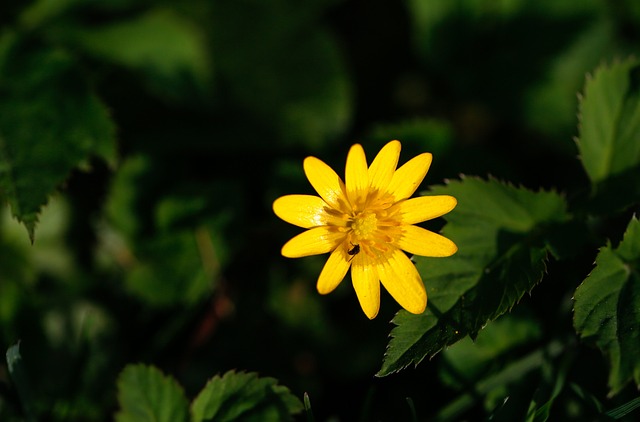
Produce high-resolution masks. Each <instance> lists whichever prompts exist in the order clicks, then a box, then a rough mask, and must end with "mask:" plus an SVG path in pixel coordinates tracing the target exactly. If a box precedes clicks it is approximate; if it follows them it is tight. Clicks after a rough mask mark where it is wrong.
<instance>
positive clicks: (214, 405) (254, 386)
mask: <svg viewBox="0 0 640 422" xmlns="http://www.w3.org/2000/svg"><path fill="white" fill-rule="evenodd" d="M303 408H304V406H303V404H302V402H301V401H300V400H299V399H298V398H297V397H295V396H294V395H292V394H291V392H290V391H289V389H287V388H286V387H283V386H280V385H278V384H277V380H275V379H273V378H268V377H264V378H260V377H258V374H256V373H251V372H250V373H244V372H238V373H237V372H234V371H229V372H227V373H226V374H224V375H223V376H222V377H220V376H216V377H214V378H212V379H211V380H209V382H208V383H207V385H206V386H205V387H204V389H203V390H202V391H201V392H200V394H198V396H197V397H196V398H195V399H194V401H193V403H192V406H191V412H192V415H193V422H201V421H211V422H226V421H228V422H231V421H237V420H243V421H255V422H259V421H289V420H293V418H292V415H293V414H296V413H299V412H301V411H302V410H303Z"/></svg>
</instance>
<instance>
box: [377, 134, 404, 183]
mask: <svg viewBox="0 0 640 422" xmlns="http://www.w3.org/2000/svg"><path fill="white" fill-rule="evenodd" d="M399 157H400V142H398V141H391V142H389V143H387V144H386V145H385V146H384V147H382V149H381V150H380V152H379V153H378V155H376V158H375V159H374V160H373V162H372V163H371V166H369V186H370V187H371V189H372V190H379V191H381V190H384V191H386V190H387V188H388V186H389V182H391V178H392V177H393V173H394V172H395V171H396V166H397V165H398V158H399Z"/></svg>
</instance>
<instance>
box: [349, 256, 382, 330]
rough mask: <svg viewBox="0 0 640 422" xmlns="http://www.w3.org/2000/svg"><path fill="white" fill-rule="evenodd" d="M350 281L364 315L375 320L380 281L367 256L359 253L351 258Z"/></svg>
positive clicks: (377, 309)
mask: <svg viewBox="0 0 640 422" xmlns="http://www.w3.org/2000/svg"><path fill="white" fill-rule="evenodd" d="M351 281H352V282H353V289H354V290H355V291H356V295H357V296H358V301H359V302H360V306H361V307H362V310H363V311H364V313H365V315H366V316H367V318H369V319H373V318H375V317H376V315H378V311H379V310H380V281H379V278H378V271H377V270H376V266H375V265H374V264H373V262H372V261H371V258H370V257H369V256H368V255H367V254H365V253H359V254H358V255H356V256H355V257H354V258H353V265H352V266H351Z"/></svg>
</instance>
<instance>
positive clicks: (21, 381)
mask: <svg viewBox="0 0 640 422" xmlns="http://www.w3.org/2000/svg"><path fill="white" fill-rule="evenodd" d="M6 359H7V369H8V370H9V375H10V376H11V380H12V381H13V384H14V385H15V389H16V391H17V393H18V397H19V398H20V403H21V404H22V408H23V410H24V413H25V418H26V420H27V421H28V422H31V421H35V420H36V419H35V416H34V411H33V400H32V397H31V388H30V387H29V381H28V379H27V375H26V372H25V369H24V364H23V363H22V355H21V354H20V342H18V343H17V344H14V345H13V346H11V347H9V349H7V354H6Z"/></svg>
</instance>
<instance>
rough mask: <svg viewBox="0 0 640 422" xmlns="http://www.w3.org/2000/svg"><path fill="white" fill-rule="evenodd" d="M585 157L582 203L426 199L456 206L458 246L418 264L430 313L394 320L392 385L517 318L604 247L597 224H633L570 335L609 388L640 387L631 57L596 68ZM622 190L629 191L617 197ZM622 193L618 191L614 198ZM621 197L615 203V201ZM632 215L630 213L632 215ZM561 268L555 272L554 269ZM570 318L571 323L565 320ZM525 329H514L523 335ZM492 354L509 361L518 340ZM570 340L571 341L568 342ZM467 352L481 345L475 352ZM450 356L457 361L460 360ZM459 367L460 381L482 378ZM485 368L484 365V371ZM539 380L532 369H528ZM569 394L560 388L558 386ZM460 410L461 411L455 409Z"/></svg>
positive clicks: (638, 147) (590, 82)
mask: <svg viewBox="0 0 640 422" xmlns="http://www.w3.org/2000/svg"><path fill="white" fill-rule="evenodd" d="M577 144H578V148H579V150H580V159H581V162H582V164H583V166H584V169H585V171H586V173H587V174H588V176H589V179H590V180H591V189H590V190H589V191H588V192H586V193H584V194H583V195H571V197H567V196H563V195H561V194H559V193H556V192H547V191H537V192H535V191H531V190H527V189H525V188H519V187H515V186H512V185H508V184H504V183H501V182H499V181H497V180H493V179H490V180H488V181H485V180H480V179H477V178H464V177H463V178H462V179H461V180H459V181H452V182H450V183H448V184H447V185H446V186H440V187H434V188H433V189H431V190H430V191H429V194H446V195H453V196H454V197H456V198H459V205H458V207H457V208H456V210H455V211H453V212H452V213H451V215H450V217H448V218H447V220H448V223H447V225H446V227H445V228H444V230H443V233H444V234H445V235H446V236H447V237H449V238H451V239H453V240H455V241H456V243H457V244H459V245H461V247H460V251H459V253H458V254H456V256H454V257H453V258H451V259H448V260H446V261H445V262H440V261H438V260H435V259H433V258H431V259H430V258H417V259H416V261H417V266H418V268H419V270H420V272H421V274H422V276H423V278H424V280H425V282H426V284H427V289H428V292H429V297H430V302H429V309H430V311H431V312H427V313H424V314H422V315H412V314H410V313H408V312H406V311H402V312H400V313H399V314H398V315H397V316H396V318H395V319H394V320H393V322H394V323H395V324H396V325H397V327H396V328H394V329H393V331H392V332H391V336H392V339H391V341H390V343H389V347H388V349H387V353H386V355H385V358H384V362H383V365H382V368H381V369H380V371H379V373H378V375H379V376H385V375H389V374H391V373H394V372H396V371H399V370H401V369H403V368H405V367H407V366H409V365H411V364H414V365H418V364H419V363H420V362H421V361H422V360H423V359H424V358H425V357H429V358H431V357H433V356H434V355H435V354H436V353H438V352H440V351H441V350H442V349H443V348H445V347H446V346H448V345H451V344H454V343H456V342H457V341H458V340H460V339H462V338H464V337H466V336H469V337H470V338H472V339H476V338H477V337H478V335H479V333H480V331H481V330H482V329H483V328H484V327H485V326H486V324H487V323H488V322H490V321H493V320H495V319H496V318H498V317H499V316H501V315H503V314H505V313H506V312H508V311H510V310H511V309H512V308H513V307H514V306H515V305H516V304H517V303H518V302H519V301H520V300H521V299H522V297H523V296H524V295H525V294H526V293H529V294H531V293H532V290H533V289H534V288H535V287H536V285H537V284H538V283H540V282H542V281H543V280H545V279H548V278H550V277H552V275H550V274H547V272H548V271H549V270H548V266H549V261H550V260H553V261H554V266H555V265H557V263H560V262H563V261H564V260H569V259H572V258H573V257H575V255H576V253H577V252H579V251H582V250H585V249H586V248H588V247H591V246H593V243H594V242H596V244H597V242H599V241H601V239H599V237H598V236H597V232H596V231H595V230H593V226H596V225H599V224H603V222H604V221H606V220H608V219H611V218H613V217H614V216H616V217H619V218H628V217H629V215H631V217H630V218H628V225H627V226H626V229H625V230H624V234H623V238H622V239H621V240H618V241H617V242H616V243H617V245H615V246H614V245H612V243H611V241H609V242H608V243H607V245H602V247H601V248H600V250H599V252H598V254H597V258H596V266H595V268H594V269H593V270H592V271H591V267H590V266H588V267H586V268H585V269H584V271H585V274H586V273H588V272H589V271H591V272H590V274H589V275H588V276H587V277H586V279H585V280H584V281H582V283H580V284H579V286H578V285H577V284H576V287H577V289H575V293H573V325H574V328H575V332H576V334H577V336H579V338H580V339H581V340H583V341H584V342H585V343H588V344H592V345H595V346H597V347H598V348H599V349H600V350H601V351H602V353H603V355H604V356H606V358H607V360H608V362H609V381H608V385H609V389H610V393H611V394H612V395H615V394H617V393H619V392H620V391H621V390H622V389H623V388H624V387H625V386H626V385H627V384H628V383H629V382H633V383H635V385H636V386H640V348H639V347H638V345H639V344H640V273H639V272H638V269H639V268H640V267H638V264H640V221H639V220H638V218H637V216H636V215H635V213H636V212H637V211H638V210H640V207H639V204H640V195H638V193H640V190H639V189H640V62H639V61H637V60H635V59H629V60H626V61H622V62H617V63H615V64H612V65H610V66H601V67H599V68H598V69H597V70H596V71H595V73H594V74H593V75H592V76H589V77H588V78H587V82H586V85H585V88H584V91H583V94H582V96H581V98H580V136H579V139H578V140H577ZM620 187H623V189H620ZM612 190H613V191H612ZM609 198H612V199H609ZM630 212H631V214H630ZM552 269H553V268H552ZM560 315H562V314H560ZM526 329H527V327H526V326H525V327H521V328H520V329H518V328H517V327H510V328H509V330H513V332H514V333H518V332H520V333H522V332H523V331H526ZM534 333H535V331H532V332H531V337H530V338H528V339H527V338H526V337H527V336H525V338H519V337H518V336H515V338H512V339H511V340H512V341H513V343H512V344H505V345H499V344H495V345H493V347H492V348H493V349H494V350H493V352H494V353H499V352H504V350H501V349H502V348H504V349H507V350H508V349H509V348H512V347H514V346H516V345H518V344H519V343H520V342H523V341H524V342H526V341H532V340H537V337H539V336H537V335H535V334H534ZM561 335H562V336H566V333H564V332H563V333H562V334H561ZM466 347H467V348H469V347H473V346H470V345H469V344H467V346H466ZM544 347H547V348H548V350H547V352H548V353H550V354H552V355H557V354H559V353H566V352H567V351H568V350H570V349H572V348H573V347H575V345H573V339H571V338H570V337H564V338H555V339H552V340H550V342H549V344H548V345H547V346H544ZM456 353H460V352H456V351H454V352H453V356H456ZM460 359H461V358H460V357H455V358H454V362H457V364H458V365H462V367H458V368H456V370H458V371H459V373H460V375H461V376H464V375H463V374H465V373H467V374H468V373H469V372H472V373H473V372H474V369H473V367H474V366H475V365H471V368H469V367H467V365H469V363H468V362H466V363H465V362H462V361H461V360H460ZM485 363H486V362H484V359H482V360H481V361H479V362H476V365H484V364H485ZM527 370H531V368H527ZM558 388H561V387H558ZM557 395H558V392H555V393H554V395H553V396H552V397H550V398H548V401H546V402H544V403H542V404H541V403H536V402H535V401H533V402H532V403H531V406H532V407H531V408H529V413H528V415H529V416H531V417H533V418H534V419H533V420H540V419H539V417H540V414H541V413H542V412H546V413H547V416H548V407H550V404H551V402H552V401H553V400H554V399H555V398H556V396H557ZM458 410H461V409H458Z"/></svg>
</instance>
